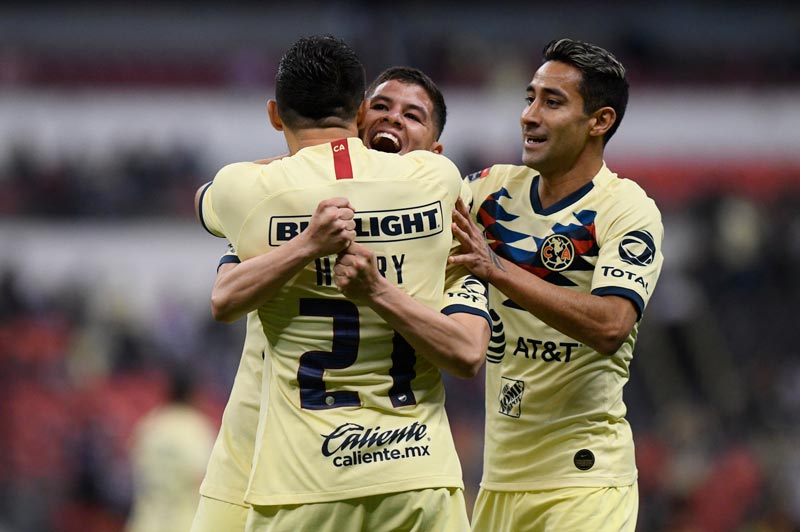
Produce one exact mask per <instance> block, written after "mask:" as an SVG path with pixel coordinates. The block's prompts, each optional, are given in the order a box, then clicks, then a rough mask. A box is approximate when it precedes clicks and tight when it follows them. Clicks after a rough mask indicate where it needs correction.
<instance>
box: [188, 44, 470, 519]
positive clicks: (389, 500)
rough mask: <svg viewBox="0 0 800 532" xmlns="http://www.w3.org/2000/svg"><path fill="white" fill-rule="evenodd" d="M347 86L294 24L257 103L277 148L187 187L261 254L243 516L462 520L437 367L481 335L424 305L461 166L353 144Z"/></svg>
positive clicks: (343, 66) (440, 276) (355, 85)
mask: <svg viewBox="0 0 800 532" xmlns="http://www.w3.org/2000/svg"><path fill="white" fill-rule="evenodd" d="M363 96H364V74H363V67H361V64H360V62H358V60H357V58H356V57H355V55H354V54H353V53H352V51H351V50H350V49H349V48H347V47H346V45H344V44H343V43H341V42H340V41H338V40H336V39H333V38H307V39H301V40H300V41H298V42H297V43H295V45H293V46H292V48H291V49H290V50H289V51H288V52H287V53H286V55H285V56H284V57H283V59H282V60H281V64H280V67H279V71H278V76H277V80H276V100H275V101H270V103H269V114H270V119H271V121H272V123H273V125H274V126H275V127H276V128H277V129H279V130H282V131H283V132H284V134H285V136H286V139H287V143H288V145H289V151H290V157H287V158H285V159H281V160H279V161H275V162H272V163H270V164H269V165H257V164H253V163H237V164H234V165H229V166H227V167H225V168H223V169H222V170H221V171H220V172H219V173H218V174H217V177H216V178H215V180H214V182H213V183H212V185H211V186H209V187H208V188H207V189H206V191H205V193H204V195H203V197H202V201H201V203H202V219H203V222H204V224H205V225H206V227H207V228H209V229H210V230H211V231H213V232H216V233H218V234H221V235H224V236H226V237H227V238H229V239H230V241H231V243H232V244H233V246H234V247H235V249H236V251H237V252H238V254H239V256H240V257H241V258H242V260H243V261H246V260H247V259H249V258H251V257H256V256H259V255H262V254H264V253H268V254H269V255H272V257H273V259H274V261H272V262H270V265H269V268H267V271H265V275H268V276H269V277H270V279H272V285H271V287H267V288H266V289H265V290H264V291H263V293H262V294H261V295H262V297H263V299H262V301H263V303H262V304H261V305H260V306H259V308H258V317H259V320H260V323H261V326H262V328H263V330H264V333H265V335H266V337H267V341H268V344H269V357H267V360H266V364H268V365H269V371H267V370H266V369H265V374H267V375H269V383H268V384H267V383H265V386H264V389H265V396H264V397H262V402H261V404H260V410H259V414H260V420H259V428H258V435H257V442H256V453H255V455H254V461H253V471H252V475H251V479H250V485H249V488H248V492H247V495H246V501H247V502H248V503H250V504H252V505H253V509H252V510H251V511H250V515H249V517H248V523H247V529H248V530H302V529H308V528H309V527H313V529H314V530H358V529H368V530H387V531H388V530H397V529H420V530H462V529H464V528H465V527H466V526H467V524H466V511H465V509H464V502H463V493H462V480H461V470H460V466H459V463H458V457H457V455H456V453H455V447H454V445H453V441H452V436H451V434H450V429H449V424H448V421H447V416H446V413H445V410H444V388H443V386H442V382H441V375H440V373H439V368H440V367H441V368H445V369H448V370H451V371H453V372H455V373H457V374H462V375H471V374H474V372H475V371H477V368H478V367H479V366H480V363H481V361H482V355H483V347H484V346H483V345H476V343H475V342H474V341H473V337H472V335H471V333H470V331H468V330H466V328H465V327H463V326H462V325H460V324H458V322H455V320H451V319H449V318H448V317H447V316H445V315H443V314H441V313H440V312H439V308H440V305H441V300H442V294H443V292H444V290H443V288H444V284H445V269H446V265H447V256H448V254H449V253H450V249H451V246H452V235H450V233H449V231H448V230H447V229H448V227H449V226H450V220H451V212H452V210H453V208H454V207H455V203H456V200H457V199H458V197H459V193H460V192H461V185H462V183H461V179H460V176H459V173H458V170H457V169H456V168H455V166H454V165H453V164H452V163H451V162H449V161H448V160H447V159H445V158H444V157H441V156H438V155H435V154H433V153H430V152H424V151H416V152H412V153H410V154H406V155H403V156H400V155H394V154H385V153H380V152H375V151H370V150H367V149H366V148H365V147H364V145H363V143H362V142H361V141H360V140H358V138H357V133H358V126H359V124H360V123H361V122H362V120H363V116H364V111H365V110H366V107H365V106H364V105H363ZM336 253H339V256H338V258H336V260H334V257H332V256H331V255H332V254H336ZM362 260H365V261H367V262H368V263H369V266H370V268H365V267H364V263H363V262H361V261H362ZM376 264H381V265H382V266H383V267H384V268H383V273H384V276H385V277H381V276H378V279H376V278H375V277H373V276H371V273H373V272H374V271H375V269H374V268H375V265H376ZM334 277H336V283H337V284H338V285H339V287H341V289H342V290H343V291H345V292H348V293H349V294H350V296H351V298H354V299H355V300H356V301H357V303H356V302H354V301H351V300H348V299H346V298H345V297H344V296H343V294H342V291H340V289H339V287H337V286H336V285H335V284H334ZM365 278H367V280H366V281H365V280H364V279H365ZM381 279H382V280H381ZM385 281H391V282H389V283H388V284H387V283H386V282H385ZM409 295H410V296H413V300H412V299H411V298H409ZM409 300H410V301H411V303H409ZM419 303H422V305H421V308H418V309H417V310H418V311H419V315H417V316H415V317H414V318H413V319H408V318H409V314H408V313H404V312H403V310H402V309H407V308H408V306H409V305H411V306H413V304H419ZM398 309H399V310H398ZM475 318H476V319H477V320H482V318H479V317H477V316H476V317H475ZM482 323H483V324H484V325H483V326H484V327H486V322H485V321H482ZM344 501H346V502H344Z"/></svg>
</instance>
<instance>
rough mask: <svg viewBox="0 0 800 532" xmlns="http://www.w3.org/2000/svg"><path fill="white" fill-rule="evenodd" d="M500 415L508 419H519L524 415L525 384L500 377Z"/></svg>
mask: <svg viewBox="0 0 800 532" xmlns="http://www.w3.org/2000/svg"><path fill="white" fill-rule="evenodd" d="M500 378H501V379H502V380H501V382H502V386H501V387H500V397H498V399H500V413H501V414H503V415H505V416H508V417H519V416H520V415H521V414H522V392H524V391H525V383H524V382H522V381H518V380H515V379H509V378H508V377H500Z"/></svg>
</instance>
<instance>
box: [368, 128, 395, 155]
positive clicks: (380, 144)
mask: <svg viewBox="0 0 800 532" xmlns="http://www.w3.org/2000/svg"><path fill="white" fill-rule="evenodd" d="M372 148H373V149H375V150H379V151H386V152H390V153H397V152H399V151H400V139H398V138H397V137H395V136H394V135H392V134H391V133H386V132H383V131H381V132H378V133H376V134H375V136H374V137H372Z"/></svg>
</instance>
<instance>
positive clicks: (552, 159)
mask: <svg viewBox="0 0 800 532" xmlns="http://www.w3.org/2000/svg"><path fill="white" fill-rule="evenodd" d="M581 80H582V75H581V73H580V71H579V70H578V69H577V68H575V67H573V66H571V65H568V64H566V63H562V62H560V61H548V62H546V63H545V64H543V65H542V66H541V67H539V69H538V70H537V71H536V73H535V74H534V75H533V80H531V83H530V85H528V88H527V97H526V102H527V105H526V106H525V109H524V110H523V111H522V116H521V117H520V123H521V125H522V161H523V163H525V165H526V166H529V167H531V168H535V169H537V170H539V171H540V172H541V173H542V174H544V175H545V176H546V175H548V174H559V173H563V172H567V171H569V170H570V169H572V168H573V167H574V166H575V165H576V163H577V161H578V159H579V158H580V156H581V154H582V152H583V151H584V148H585V147H586V144H587V141H588V139H589V127H590V117H589V116H588V115H586V114H585V113H584V112H583V97H582V96H581V95H580V93H579V92H578V86H579V85H580V82H581Z"/></svg>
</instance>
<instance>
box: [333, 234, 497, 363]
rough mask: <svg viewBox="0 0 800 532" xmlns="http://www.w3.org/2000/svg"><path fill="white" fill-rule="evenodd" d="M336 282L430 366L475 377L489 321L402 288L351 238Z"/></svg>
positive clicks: (339, 261) (338, 266)
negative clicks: (446, 310) (433, 304)
mask: <svg viewBox="0 0 800 532" xmlns="http://www.w3.org/2000/svg"><path fill="white" fill-rule="evenodd" d="M333 273H334V282H335V283H336V286H338V287H339V289H340V290H341V291H342V293H344V295H346V296H347V297H348V298H350V299H353V300H356V301H359V302H364V303H365V304H367V305H368V306H369V307H370V308H372V309H373V310H374V311H375V312H376V313H377V314H378V315H379V316H380V317H381V318H383V319H384V320H385V321H386V322H387V323H388V324H389V325H390V326H391V327H392V328H393V329H394V330H396V331H397V332H399V333H400V334H401V335H402V336H403V338H405V339H406V341H407V342H408V343H409V344H410V345H411V346H412V347H413V348H414V350H415V351H416V352H417V354H419V355H421V356H424V357H425V358H427V359H428V360H430V361H431V363H433V364H434V365H436V366H438V367H440V368H442V369H444V370H447V371H449V372H450V373H452V374H454V375H456V376H458V377H463V378H471V377H474V376H475V375H476V374H477V372H478V370H479V369H480V367H481V364H483V360H484V354H485V353H486V348H487V346H488V345H489V334H490V331H489V325H488V322H487V320H486V319H485V318H484V317H481V316H476V315H471V314H453V315H450V316H447V315H444V314H442V313H441V312H438V311H436V310H434V309H432V308H429V307H427V306H425V305H423V304H422V303H420V302H419V301H417V300H415V299H414V298H413V297H411V296H410V295H408V294H407V293H405V292H403V291H402V290H401V289H400V288H398V287H397V286H396V285H394V284H392V283H391V282H390V281H388V280H387V279H385V278H384V277H383V276H382V275H381V274H380V273H379V272H378V267H377V263H376V258H375V255H374V253H372V251H371V250H370V249H368V248H367V247H365V246H362V245H360V244H357V243H355V242H353V243H352V244H350V246H349V247H348V248H347V249H345V250H343V251H341V252H340V253H339V255H338V257H337V259H336V264H335V266H334V268H333Z"/></svg>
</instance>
